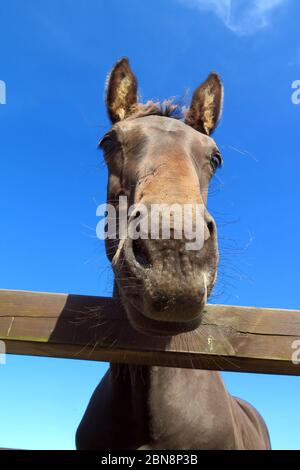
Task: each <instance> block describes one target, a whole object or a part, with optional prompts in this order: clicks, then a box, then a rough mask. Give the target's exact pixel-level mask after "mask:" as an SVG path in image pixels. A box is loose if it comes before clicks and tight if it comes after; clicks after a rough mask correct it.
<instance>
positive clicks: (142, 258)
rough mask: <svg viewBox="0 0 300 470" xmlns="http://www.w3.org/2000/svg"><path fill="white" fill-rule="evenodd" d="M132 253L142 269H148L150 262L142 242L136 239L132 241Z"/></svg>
mask: <svg viewBox="0 0 300 470" xmlns="http://www.w3.org/2000/svg"><path fill="white" fill-rule="evenodd" d="M132 251H133V254H134V257H135V259H136V261H137V262H138V263H139V264H140V265H141V266H142V267H143V268H150V267H151V261H150V257H149V253H148V251H147V249H146V247H145V244H144V243H143V240H141V239H140V238H138V239H137V240H133V241H132Z"/></svg>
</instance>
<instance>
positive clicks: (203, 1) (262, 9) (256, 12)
mask: <svg viewBox="0 0 300 470" xmlns="http://www.w3.org/2000/svg"><path fill="white" fill-rule="evenodd" d="M178 1H179V2H180V3H181V4H182V5H185V6H187V7H191V8H195V9H197V10H202V11H203V10H206V11H212V12H213V13H215V14H216V15H217V16H218V18H220V20H222V21H223V23H224V24H225V26H226V27H227V28H228V29H230V30H231V31H232V32H234V33H236V34H239V35H241V36H246V35H250V34H254V33H256V32H257V31H259V30H261V29H263V28H265V27H267V26H268V25H269V24H270V21H271V17H272V14H273V12H274V11H275V10H276V9H277V8H278V7H279V6H280V5H283V4H284V3H286V2H287V1H288V0H178Z"/></svg>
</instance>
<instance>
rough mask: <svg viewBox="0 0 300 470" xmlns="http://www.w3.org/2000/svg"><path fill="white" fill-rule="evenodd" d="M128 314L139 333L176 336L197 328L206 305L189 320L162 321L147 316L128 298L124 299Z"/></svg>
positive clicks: (129, 319)
mask: <svg viewBox="0 0 300 470" xmlns="http://www.w3.org/2000/svg"><path fill="white" fill-rule="evenodd" d="M122 303H123V305H124V307H125V311H126V315H127V318H128V321H129V323H130V324H131V326H132V328H133V329H134V330H136V331H137V332H138V333H142V334H145V335H147V336H160V337H162V336H163V337H166V336H176V335H180V334H183V333H187V332H190V331H194V330H196V329H197V328H198V327H199V326H200V324H201V321H202V312H203V309H204V305H203V306H202V307H201V308H200V309H199V312H198V315H197V316H195V317H194V318H193V319H191V320H188V321H175V320H172V321H162V320H154V319H153V318H149V317H147V316H146V315H145V314H144V313H143V311H142V310H141V309H140V308H139V307H138V305H137V304H136V300H135V301H134V303H133V302H132V301H130V300H129V299H128V298H126V299H123V302H122Z"/></svg>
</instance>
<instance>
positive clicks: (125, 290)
mask: <svg viewBox="0 0 300 470" xmlns="http://www.w3.org/2000/svg"><path fill="white" fill-rule="evenodd" d="M106 106H107V111H108V115H109V117H110V120H111V123H112V127H111V129H110V130H109V131H108V132H107V133H106V134H105V136H104V137H103V138H102V140H101V141H100V144H99V146H100V147H101V149H102V150H103V152H104V158H105V161H106V164H107V168H108V187H107V202H108V203H110V204H113V206H114V208H115V209H116V213H118V211H119V198H120V196H124V197H126V198H127V199H128V201H129V202H130V204H137V205H139V204H143V205H144V206H146V207H147V208H150V206H151V205H153V204H165V206H164V207H168V206H170V205H172V204H177V205H179V206H183V205H185V204H199V205H202V206H203V207H204V210H203V211H202V212H201V214H202V219H201V221H202V224H203V243H202V245H201V246H200V247H199V248H198V249H194V250H188V249H187V245H186V242H187V240H186V239H185V237H184V236H183V237H181V239H179V238H176V237H175V236H173V237H172V236H171V237H170V238H169V239H163V238H162V237H156V239H151V237H148V238H147V237H144V238H139V239H132V238H131V237H129V236H127V237H123V238H122V239H120V238H118V239H117V240H113V239H110V238H107V239H106V253H107V256H108V259H109V260H110V262H111V263H112V267H113V271H114V278H115V280H114V293H113V296H114V297H115V299H116V300H117V301H118V302H119V303H120V306H121V307H120V308H122V311H123V313H124V315H126V318H127V319H128V322H129V323H130V325H131V326H132V328H134V329H135V330H137V331H139V332H140V333H142V334H144V335H147V336H148V337H149V336H151V337H153V338H154V337H156V336H160V337H165V338H170V337H173V336H175V335H180V334H185V333H187V334H191V333H190V332H194V331H195V330H196V329H197V327H198V326H199V325H200V324H201V319H202V316H203V315H202V314H203V309H204V306H205V304H206V302H207V299H208V297H209V295H210V293H211V291H212V288H213V286H214V284H215V282H216V277H217V268H218V259H219V255H218V240H217V229H216V223H215V221H214V219H213V217H212V215H211V214H210V213H209V212H208V210H207V207H206V203H207V195H208V188H209V182H210V180H211V178H212V177H213V175H214V174H215V172H216V170H217V169H218V167H219V166H221V164H222V157H221V153H220V150H219V148H218V146H217V144H216V142H215V141H214V140H213V138H212V137H211V135H212V133H213V131H214V130H215V128H216V126H217V124H218V122H219V120H220V117H221V114H222V107H223V85H222V82H221V79H220V77H219V76H218V74H217V73H211V74H210V75H209V76H208V78H207V79H206V81H205V82H203V83H202V84H201V85H200V86H199V87H198V88H196V89H195V91H194V93H193V95H192V99H191V104H190V106H189V108H188V109H185V111H184V112H178V106H176V105H175V104H174V103H173V102H172V101H166V102H163V103H156V102H153V101H149V102H147V103H145V104H142V103H139V101H138V84H137V79H136V77H135V75H134V73H133V71H132V69H131V67H130V65H129V61H128V59H127V58H122V59H120V60H119V61H118V62H117V63H116V64H115V65H114V67H113V69H112V71H111V73H110V74H109V76H108V79H107V86H106ZM136 216H137V214H136V213H135V214H134V213H132V214H131V215H130V216H129V215H128V220H129V219H130V220H133V219H134V217H136ZM195 217H196V216H195V212H193V216H192V218H193V223H194V222H195V220H194V219H195ZM171 228H172V227H171ZM173 228H174V227H173ZM172 233H173V232H172ZM76 447H77V449H94V450H110V451H112V450H120V449H122V450H137V449H148V450H188V449H191V450H205V449H211V450H215V449H223V450H252V449H259V450H268V449H270V448H271V444H270V438H269V433H268V429H267V426H266V424H265V422H264V420H263V418H262V417H261V415H260V414H259V413H258V411H257V410H256V409H255V408H253V407H252V406H251V405H250V404H248V403H247V402H245V401H243V400H241V399H239V398H236V397H233V396H231V395H230V394H229V392H228V391H227V389H226V387H225V385H224V383H223V380H222V377H221V375H220V373H219V372H217V371H205V370H196V369H193V368H192V369H183V368H178V367H150V366H144V365H126V364H125V365H124V364H110V367H109V369H108V371H107V373H106V374H105V376H104V377H103V379H102V380H101V382H100V384H99V385H98V386H97V388H96V389H95V391H94V393H93V395H92V397H91V399H90V402H89V404H88V406H87V409H86V411H85V413H84V416H83V418H82V420H81V422H80V424H79V427H78V429H77V432H76Z"/></svg>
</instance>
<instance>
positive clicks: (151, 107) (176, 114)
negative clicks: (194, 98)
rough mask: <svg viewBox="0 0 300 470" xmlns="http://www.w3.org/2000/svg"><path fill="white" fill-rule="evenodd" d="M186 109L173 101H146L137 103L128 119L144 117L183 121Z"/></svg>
mask: <svg viewBox="0 0 300 470" xmlns="http://www.w3.org/2000/svg"><path fill="white" fill-rule="evenodd" d="M186 111H187V110H186V107H185V106H183V105H182V104H181V103H180V102H176V101H175V100H174V99H166V100H164V101H156V102H155V101H152V100H150V101H147V103H137V104H136V105H135V106H134V107H133V108H132V113H131V115H130V116H129V117H128V119H136V118H140V117H145V116H163V117H168V118H172V119H178V120H183V119H185V115H186Z"/></svg>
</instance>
